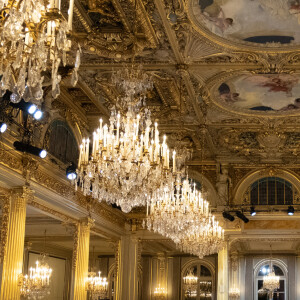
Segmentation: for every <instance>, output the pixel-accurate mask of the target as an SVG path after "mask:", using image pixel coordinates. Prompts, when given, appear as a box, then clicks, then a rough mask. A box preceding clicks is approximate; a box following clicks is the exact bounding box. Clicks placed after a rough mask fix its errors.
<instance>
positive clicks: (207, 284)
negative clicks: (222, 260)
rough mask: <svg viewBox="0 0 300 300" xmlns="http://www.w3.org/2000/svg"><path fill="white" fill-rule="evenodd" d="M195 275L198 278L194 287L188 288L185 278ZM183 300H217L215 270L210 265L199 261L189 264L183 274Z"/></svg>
mask: <svg viewBox="0 0 300 300" xmlns="http://www.w3.org/2000/svg"><path fill="white" fill-rule="evenodd" d="M191 274H193V275H194V276H196V277H198V280H197V283H196V284H195V285H194V286H192V287H191V286H187V285H186V284H185V283H184V281H183V277H185V276H188V275H191ZM182 275H183V276H182V291H183V292H182V299H183V300H188V299H193V300H204V299H205V300H213V299H215V293H214V291H215V276H214V270H213V268H212V266H210V264H209V263H206V262H204V261H203V260H198V262H194V263H192V264H189V265H188V266H187V267H186V268H185V269H184V270H183V272H182Z"/></svg>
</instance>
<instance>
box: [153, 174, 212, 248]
mask: <svg viewBox="0 0 300 300" xmlns="http://www.w3.org/2000/svg"><path fill="white" fill-rule="evenodd" d="M147 216H148V217H147V227H148V230H151V229H152V230H153V231H154V232H158V233H160V234H161V235H163V236H166V237H168V238H171V239H172V240H174V242H175V243H178V242H179V241H180V239H181V238H182V237H183V236H184V235H185V232H186V230H190V229H189V228H190V227H191V226H197V227H200V228H202V226H204V225H205V224H206V223H207V219H208V217H209V204H208V202H207V201H205V200H203V198H202V195H201V193H200V192H199V191H198V190H197V189H196V187H195V185H193V186H192V185H191V184H190V182H189V180H188V179H184V180H183V181H182V180H181V175H180V174H177V176H176V180H174V178H173V177H172V176H169V178H168V181H166V182H163V183H162V184H161V186H160V188H159V189H157V190H156V191H154V193H153V195H150V197H149V201H148V206H147Z"/></svg>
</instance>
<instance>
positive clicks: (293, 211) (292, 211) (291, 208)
mask: <svg viewBox="0 0 300 300" xmlns="http://www.w3.org/2000/svg"><path fill="white" fill-rule="evenodd" d="M294 213H295V208H294V206H292V205H290V206H289V207H288V210H287V214H288V215H289V216H293V215H294Z"/></svg>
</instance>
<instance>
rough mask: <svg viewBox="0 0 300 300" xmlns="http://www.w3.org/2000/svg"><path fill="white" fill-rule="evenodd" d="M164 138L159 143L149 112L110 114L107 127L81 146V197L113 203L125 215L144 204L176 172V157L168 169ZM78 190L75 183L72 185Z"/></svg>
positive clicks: (114, 112)
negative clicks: (82, 194)
mask: <svg viewBox="0 0 300 300" xmlns="http://www.w3.org/2000/svg"><path fill="white" fill-rule="evenodd" d="M170 156H171V155H170V150H169V148H168V146H167V144H166V137H164V139H163V142H160V137H159V131H158V125H157V123H155V124H154V126H152V122H151V119H150V112H149V111H148V110H147V109H145V110H144V113H143V114H136V113H135V111H134V108H133V107H131V106H130V107H129V108H128V111H127V113H126V115H123V116H122V115H121V114H120V113H117V112H116V111H115V110H112V113H111V117H110V124H109V125H107V124H103V121H102V119H100V126H99V128H98V129H97V130H96V131H95V132H94V135H93V147H92V153H91V157H89V140H88V139H87V140H83V143H82V145H81V146H80V155H79V162H78V181H79V185H80V186H81V189H82V191H83V193H84V195H91V196H92V197H93V198H94V199H98V200H99V201H103V200H106V201H107V202H108V203H111V204H112V203H115V204H117V205H118V206H120V207H121V209H122V210H123V211H124V212H125V213H128V212H129V211H130V210H131V209H132V207H134V206H141V205H145V204H146V200H147V197H148V195H149V194H151V193H152V191H154V190H155V189H157V188H158V187H159V186H160V183H161V182H162V181H165V178H166V177H167V176H168V174H170V173H171V172H175V171H176V153H175V152H173V154H172V160H173V163H172V165H171V166H170V160H171V157H170ZM75 186H76V188H77V182H76V183H75Z"/></svg>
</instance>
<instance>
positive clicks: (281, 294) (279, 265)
mask: <svg viewBox="0 0 300 300" xmlns="http://www.w3.org/2000/svg"><path fill="white" fill-rule="evenodd" d="M270 265H272V269H273V270H274V272H275V275H276V276H279V283H280V288H279V289H278V290H277V291H276V292H275V293H274V295H273V299H274V300H288V282H287V280H288V274H287V273H288V270H287V266H286V264H285V263H284V262H283V261H281V260H279V259H272V260H270V259H264V260H262V261H260V262H259V263H258V264H257V265H256V267H255V269H254V300H268V299H269V296H268V294H267V293H266V292H265V291H264V290H263V288H262V287H263V277H264V276H266V275H268V274H269V273H270V272H271V268H270Z"/></svg>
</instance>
